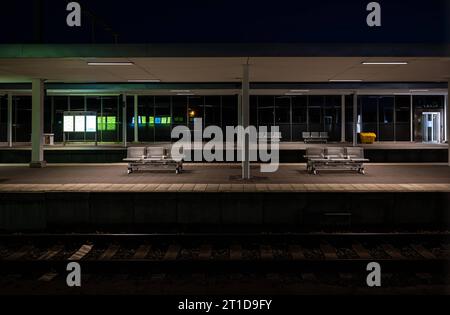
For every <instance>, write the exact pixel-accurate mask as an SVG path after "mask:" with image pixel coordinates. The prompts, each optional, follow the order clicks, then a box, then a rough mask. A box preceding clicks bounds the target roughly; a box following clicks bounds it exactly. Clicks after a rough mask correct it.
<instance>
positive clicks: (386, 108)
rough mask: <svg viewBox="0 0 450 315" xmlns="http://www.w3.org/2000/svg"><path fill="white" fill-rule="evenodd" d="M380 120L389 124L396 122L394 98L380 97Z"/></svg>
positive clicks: (381, 122)
mask: <svg viewBox="0 0 450 315" xmlns="http://www.w3.org/2000/svg"><path fill="white" fill-rule="evenodd" d="M378 101H379V118H378V119H379V122H380V124H389V123H393V122H394V98H393V97H379V98H378Z"/></svg>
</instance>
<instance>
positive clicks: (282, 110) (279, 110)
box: [275, 96, 291, 124]
mask: <svg viewBox="0 0 450 315" xmlns="http://www.w3.org/2000/svg"><path fill="white" fill-rule="evenodd" d="M275 122H276V124H279V123H290V122H291V99H290V97H288V96H278V97H275Z"/></svg>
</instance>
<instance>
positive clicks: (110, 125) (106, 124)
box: [0, 91, 447, 143]
mask: <svg viewBox="0 0 450 315" xmlns="http://www.w3.org/2000/svg"><path fill="white" fill-rule="evenodd" d="M287 94H289V93H287ZM396 94H397V95H396ZM122 100H123V97H122V96H121V95H59V94H58V95H49V96H46V97H45V100H44V133H50V134H54V137H55V142H62V141H63V116H64V112H70V111H72V112H74V111H90V112H95V113H96V116H97V139H98V141H99V142H104V143H118V142H122V141H123V128H122V126H123V124H124V123H125V124H126V125H127V141H128V142H133V141H134V140H135V139H134V129H135V127H134V124H135V117H137V124H138V140H139V142H144V143H153V142H171V141H172V139H171V130H172V129H173V128H174V127H176V126H179V125H185V126H188V127H190V128H193V124H194V121H195V120H196V119H199V118H201V119H202V121H203V124H204V127H207V126H212V125H214V126H221V127H222V128H225V127H227V126H237V125H238V102H239V100H238V96H237V95H187V96H177V95H142V94H141V95H136V96H134V95H128V96H127V97H126V109H127V110H126V121H125V122H124V121H123V120H124V119H123V117H124V115H123V112H122V105H123V103H122V102H123V101H122ZM446 102H447V96H446V95H444V94H430V93H427V94H422V95H421V94H417V93H416V94H414V93H411V94H407V93H403V94H402V93H392V94H390V95H370V93H369V94H367V92H366V95H359V96H358V106H357V108H358V109H357V111H358V115H357V124H356V126H357V132H358V133H359V132H372V133H375V134H376V135H377V141H381V142H383V141H397V142H401V141H407V142H424V143H444V142H446V141H447V139H446V134H447V133H446V128H447V126H446V110H445V107H446ZM12 103H13V104H12V140H13V142H16V143H28V142H30V141H31V116H32V115H31V109H32V99H31V96H30V95H26V94H22V95H14V96H12ZM7 104H8V97H7V96H3V97H0V142H6V138H7V128H8V108H7V107H8V106H7ZM135 104H136V105H137V106H136V107H137V113H136V114H135V112H134V110H135ZM343 106H344V108H343ZM343 115H344V116H345V117H343ZM250 124H251V125H254V126H256V127H259V126H268V127H271V126H278V127H279V130H280V132H281V137H282V138H281V141H285V142H297V141H302V140H303V138H302V133H303V132H327V133H328V135H329V139H330V141H332V142H340V141H348V142H351V141H352V128H353V96H352V95H329V94H327V95H317V94H314V92H313V91H308V93H305V95H252V96H251V97H250ZM342 124H345V129H344V128H342ZM344 130H345V134H342V132H343V131H344ZM94 138H95V137H93V135H92V134H82V133H81V134H72V135H70V138H69V139H68V140H73V141H81V142H84V141H86V142H89V141H92V140H93V139H94Z"/></svg>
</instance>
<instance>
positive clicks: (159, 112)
mask: <svg viewBox="0 0 450 315" xmlns="http://www.w3.org/2000/svg"><path fill="white" fill-rule="evenodd" d="M171 120H172V117H171V115H170V96H156V97H155V121H154V123H155V141H165V142H168V141H171V139H170V131H171Z"/></svg>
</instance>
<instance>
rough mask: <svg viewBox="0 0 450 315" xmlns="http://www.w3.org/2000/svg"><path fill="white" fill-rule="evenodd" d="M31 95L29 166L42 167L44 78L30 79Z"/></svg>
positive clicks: (43, 165)
mask: <svg viewBox="0 0 450 315" xmlns="http://www.w3.org/2000/svg"><path fill="white" fill-rule="evenodd" d="M32 95H33V96H32V109H31V163H30V167H32V168H42V167H45V166H46V162H45V161H44V147H43V139H42V137H43V133H44V132H43V131H44V80H42V79H33V80H32Z"/></svg>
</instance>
